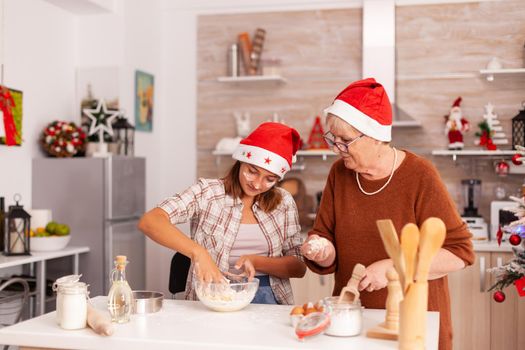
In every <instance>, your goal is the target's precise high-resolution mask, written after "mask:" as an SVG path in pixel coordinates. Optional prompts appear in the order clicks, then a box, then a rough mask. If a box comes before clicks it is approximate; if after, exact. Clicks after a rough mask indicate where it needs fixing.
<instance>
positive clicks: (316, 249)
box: [301, 234, 335, 266]
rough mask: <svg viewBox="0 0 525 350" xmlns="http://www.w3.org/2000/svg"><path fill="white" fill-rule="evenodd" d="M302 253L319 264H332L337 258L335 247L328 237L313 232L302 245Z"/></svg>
mask: <svg viewBox="0 0 525 350" xmlns="http://www.w3.org/2000/svg"><path fill="white" fill-rule="evenodd" d="M301 254H303V256H304V257H305V258H306V259H308V260H312V261H313V262H315V263H317V264H318V265H321V266H330V265H332V263H333V262H334V260H335V247H334V245H333V244H332V242H330V241H329V240H327V239H326V238H324V237H320V236H318V235H316V234H313V235H310V236H308V238H307V239H306V241H305V242H304V243H303V245H302V246H301Z"/></svg>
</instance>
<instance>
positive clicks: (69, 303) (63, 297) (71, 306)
mask: <svg viewBox="0 0 525 350" xmlns="http://www.w3.org/2000/svg"><path fill="white" fill-rule="evenodd" d="M58 298H60V301H58ZM87 298H88V290H87V285H86V284H85V283H84V282H74V283H66V284H62V285H59V286H58V290H57V305H59V304H60V309H61V312H60V323H59V324H60V327H62V328H63V329H81V328H85V327H86V321H87Z"/></svg>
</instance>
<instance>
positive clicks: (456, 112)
mask: <svg viewBox="0 0 525 350" xmlns="http://www.w3.org/2000/svg"><path fill="white" fill-rule="evenodd" d="M460 103H461V97H458V98H457V99H456V100H455V101H454V104H452V108H451V109H450V114H449V115H447V116H445V119H446V125H445V133H447V135H448V149H462V148H463V133H464V132H466V131H469V130H470V124H469V122H468V120H466V119H465V118H463V114H462V113H461V108H460V107H459V104H460Z"/></svg>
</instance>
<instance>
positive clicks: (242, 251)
mask: <svg viewBox="0 0 525 350" xmlns="http://www.w3.org/2000/svg"><path fill="white" fill-rule="evenodd" d="M268 252H269V247H268V242H267V241H266V237H265V236H264V233H263V232H262V230H261V227H260V226H259V224H240V226H239V232H238V233H237V237H236V238H235V242H234V243H233V246H232V249H231V250H230V257H229V259H228V262H229V265H230V268H231V269H233V268H234V266H235V263H236V262H237V260H238V259H239V258H240V257H241V256H243V255H260V256H268Z"/></svg>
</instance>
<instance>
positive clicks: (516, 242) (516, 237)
mask: <svg viewBox="0 0 525 350" xmlns="http://www.w3.org/2000/svg"><path fill="white" fill-rule="evenodd" d="M509 243H510V244H512V245H519V244H520V243H521V237H520V236H519V235H517V234H515V233H514V234H512V235H511V236H510V237H509Z"/></svg>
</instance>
